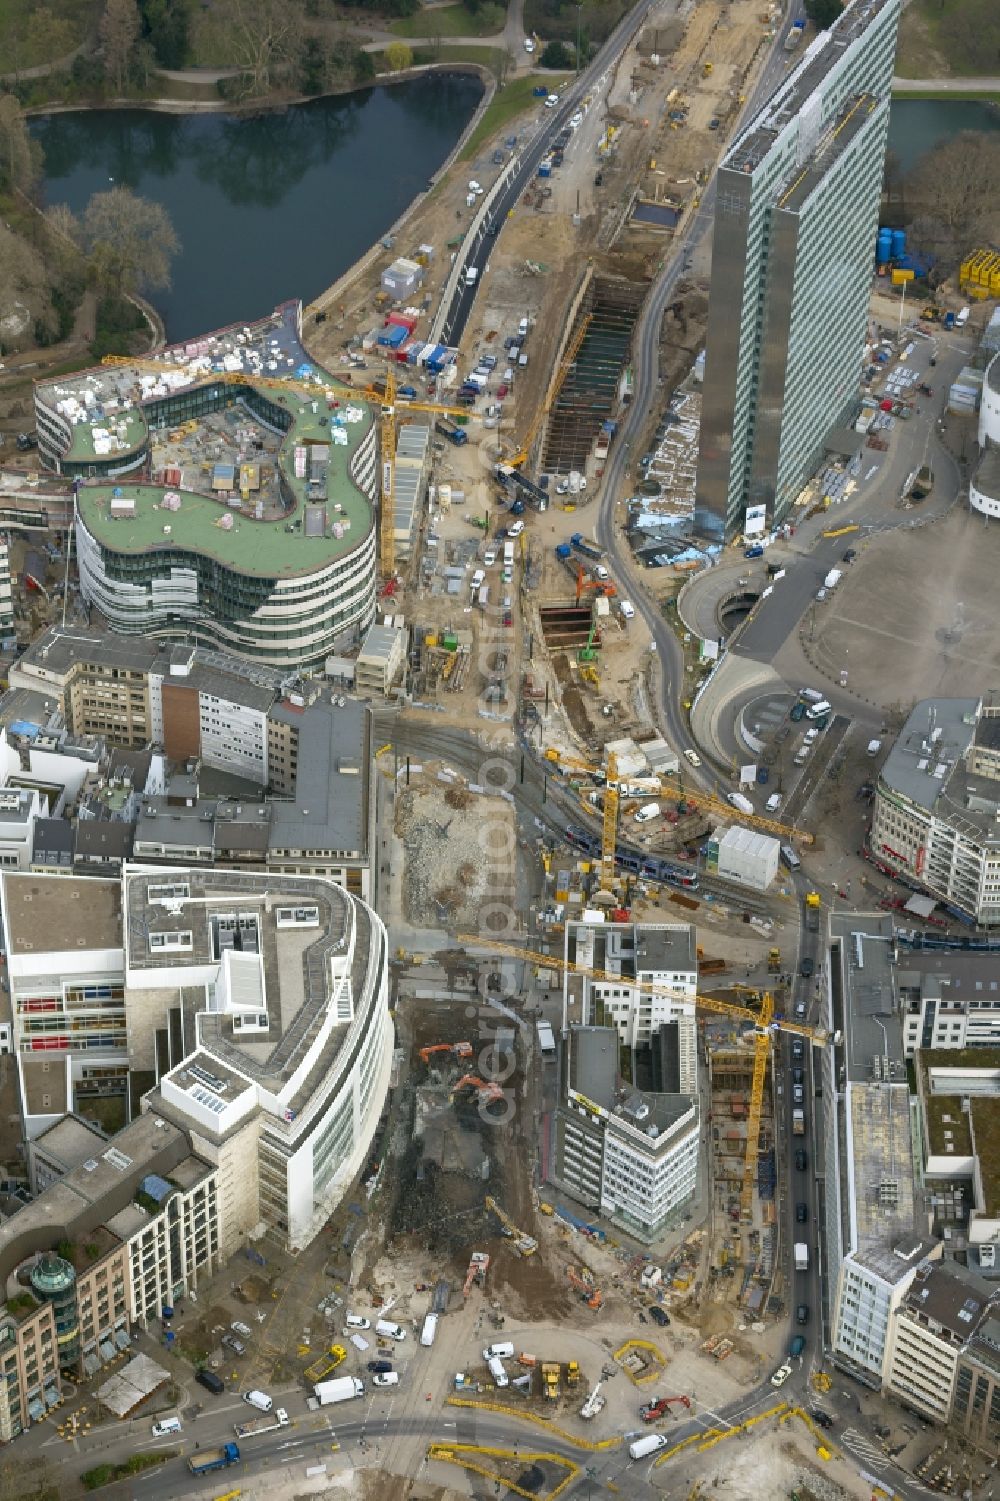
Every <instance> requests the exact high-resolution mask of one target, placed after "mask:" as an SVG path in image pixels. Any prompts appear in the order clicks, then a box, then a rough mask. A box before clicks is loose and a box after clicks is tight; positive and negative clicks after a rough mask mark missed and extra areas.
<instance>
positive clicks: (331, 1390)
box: [313, 1376, 365, 1407]
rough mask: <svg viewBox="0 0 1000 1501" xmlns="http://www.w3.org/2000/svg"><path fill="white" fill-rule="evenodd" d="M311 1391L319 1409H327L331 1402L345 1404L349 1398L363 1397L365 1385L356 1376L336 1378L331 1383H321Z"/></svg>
mask: <svg viewBox="0 0 1000 1501" xmlns="http://www.w3.org/2000/svg"><path fill="white" fill-rule="evenodd" d="M313 1391H314V1393H315V1396H316V1401H317V1402H318V1403H319V1405H320V1407H329V1406H330V1405H331V1403H333V1402H347V1401H349V1400H350V1399H351V1397H363V1396H364V1394H365V1383H364V1382H363V1381H362V1380H361V1379H360V1377H358V1376H337V1377H336V1378H335V1380H333V1381H321V1382H320V1383H319V1384H318V1385H317V1386H315V1387H314V1388H313Z"/></svg>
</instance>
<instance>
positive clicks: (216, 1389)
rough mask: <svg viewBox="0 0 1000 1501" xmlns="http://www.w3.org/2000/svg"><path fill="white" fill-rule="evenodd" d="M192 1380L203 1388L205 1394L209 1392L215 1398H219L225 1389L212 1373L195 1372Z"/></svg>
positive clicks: (219, 1378)
mask: <svg viewBox="0 0 1000 1501" xmlns="http://www.w3.org/2000/svg"><path fill="white" fill-rule="evenodd" d="M194 1379H195V1380H196V1381H197V1383H198V1385H199V1386H203V1387H204V1388H205V1390H206V1391H207V1392H211V1393H212V1395H213V1396H215V1397H221V1395H222V1393H223V1392H224V1391H225V1389H226V1383H225V1382H224V1381H223V1380H222V1378H221V1376H217V1375H216V1374H215V1372H214V1371H205V1370H202V1371H196V1372H195V1377H194Z"/></svg>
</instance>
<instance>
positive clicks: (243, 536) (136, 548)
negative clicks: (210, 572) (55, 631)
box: [77, 380, 374, 578]
mask: <svg viewBox="0 0 1000 1501" xmlns="http://www.w3.org/2000/svg"><path fill="white" fill-rule="evenodd" d="M247 384H248V385H252V384H253V382H252V381H251V380H248V382H247ZM264 394H266V397H267V399H268V401H271V402H273V403H274V404H275V405H277V406H282V407H284V408H285V409H286V410H287V411H289V412H290V413H291V414H292V426H291V428H290V430H289V432H288V433H287V434H286V435H285V440H284V443H283V444H282V447H281V452H280V456H279V461H278V462H279V464H280V466H281V470H282V473H283V475H284V477H285V480H286V481H287V485H288V488H289V491H290V492H291V493H292V494H293V495H294V496H295V500H296V503H295V506H294V509H293V510H291V511H289V512H288V513H287V514H285V515H284V516H281V517H279V518H278V519H276V520H261V521H258V520H255V519H254V518H253V517H250V516H246V515H244V514H243V513H242V512H240V511H237V510H233V509H232V508H231V507H230V506H227V505H226V504H225V503H224V502H222V501H219V500H216V499H215V498H213V497H212V496H210V495H207V494H206V495H203V494H200V493H196V492H193V491H188V490H185V491H182V492H179V493H180V496H181V505H180V509H179V510H177V511H169V510H165V509H164V508H163V506H162V500H163V495H164V491H163V489H162V488H160V487H158V486H153V485H144V484H138V485H130V484H128V483H127V482H126V481H125V480H122V481H120V482H118V483H117V484H114V485H111V484H107V485H83V486H81V489H80V493H79V498H78V502H77V503H78V506H79V510H80V516H81V518H82V520H83V522H84V524H85V526H86V527H87V530H88V531H89V532H90V533H91V535H92V536H94V537H95V538H96V539H97V541H98V542H99V543H100V544H101V546H102V547H106V548H107V549H108V550H109V551H111V552H115V553H123V554H146V553H150V552H153V551H162V552H173V553H176V552H189V553H200V554H203V555H204V556H206V557H209V558H212V559H213V560H215V561H216V562H219V563H221V564H222V565H223V566H225V567H229V568H233V569H234V570H236V571H238V572H240V573H245V574H251V575H257V576H258V577H261V578H281V577H288V576H294V575H295V574H299V573H312V572H314V571H315V570H316V569H317V568H321V567H323V566H325V565H326V564H328V563H332V562H336V561H337V559H338V558H342V557H345V556H346V555H347V554H348V553H350V552H353V551H354V549H355V548H356V547H358V545H359V544H360V543H361V542H362V541H363V539H364V538H365V536H367V534H368V531H369V529H370V528H371V526H372V519H373V518H372V507H371V504H370V502H369V500H368V497H367V496H366V495H364V494H363V493H362V491H361V490H359V489H358V487H357V486H356V485H355V483H354V481H353V480H352V479H351V477H350V474H349V469H348V466H349V464H350V461H351V457H352V455H353V454H354V453H355V452H356V451H357V448H358V444H359V443H360V441H361V439H362V438H363V437H364V436H365V434H366V433H367V432H368V430H369V428H370V427H371V424H372V422H373V420H374V415H373V411H372V408H371V407H369V406H367V405H366V404H365V403H364V402H362V401H360V400H353V399H352V401H351V403H350V405H351V406H354V407H357V408H358V409H359V410H360V411H361V412H362V413H363V417H362V419H361V421H360V422H355V423H352V424H350V425H349V426H347V428H346V432H347V434H348V442H347V444H346V445H339V444H335V443H331V442H330V429H329V427H328V426H327V425H326V418H327V409H326V403H325V401H323V400H322V399H321V398H322V393H319V392H318V393H317V398H318V399H315V400H311V399H303V398H301V397H299V396H297V395H295V394H294V393H292V392H290V391H289V392H284V391H277V390H275V389H274V387H273V386H270V385H269V386H268V388H267V389H266V391H265V393H264ZM321 419H322V420H321ZM310 443H325V444H329V466H328V468H327V497H328V498H327V501H326V513H327V516H326V524H327V529H326V532H325V534H324V535H323V536H322V537H307V536H306V535H305V524H304V519H303V518H304V512H305V497H306V483H305V480H304V479H297V478H296V477H295V470H294V449H295V447H296V446H298V445H301V444H310ZM112 495H116V496H119V497H121V498H124V499H127V500H134V501H135V514H134V515H133V516H114V517H112V514H111V499H112ZM223 516H231V517H232V521H233V525H232V528H231V529H226V528H225V527H224V526H223V525H221V524H220V523H221V521H222V518H223ZM334 522H341V523H343V524H344V528H345V530H344V535H343V536H342V537H339V538H338V537H333V536H331V535H330V530H329V529H330V527H331V526H332V524H333V523H334ZM290 527H291V528H293V529H292V530H289V528H290ZM167 528H169V530H167Z"/></svg>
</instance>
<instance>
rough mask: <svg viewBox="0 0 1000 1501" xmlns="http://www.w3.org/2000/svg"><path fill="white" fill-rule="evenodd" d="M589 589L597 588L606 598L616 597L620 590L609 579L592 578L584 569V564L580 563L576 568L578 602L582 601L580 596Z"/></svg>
mask: <svg viewBox="0 0 1000 1501" xmlns="http://www.w3.org/2000/svg"><path fill="white" fill-rule="evenodd" d="M588 589H595V590H596V591H597V593H598V594H603V595H604V596H605V598H606V599H614V597H615V595H616V594H617V593H618V590H617V589H616V588H615V586H614V584H612V583H610V582H609V581H608V580H607V579H591V578H588V577H587V575H586V574H585V573H584V571H583V564H582V563H578V564H577V569H576V602H577V604H579V603H580V597H581V595H583V594H584V593H586V591H587V590H588Z"/></svg>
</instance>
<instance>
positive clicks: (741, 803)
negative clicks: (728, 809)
mask: <svg viewBox="0 0 1000 1501" xmlns="http://www.w3.org/2000/svg"><path fill="white" fill-rule="evenodd" d="M726 799H727V801H728V802H730V803H732V805H733V807H734V808H737V809H738V810H739V811H740V813H752V812H753V803H752V802H751V801H750V799H749V798H748V797H744V796H743V794H742V792H729V793H727V794H726Z"/></svg>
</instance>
